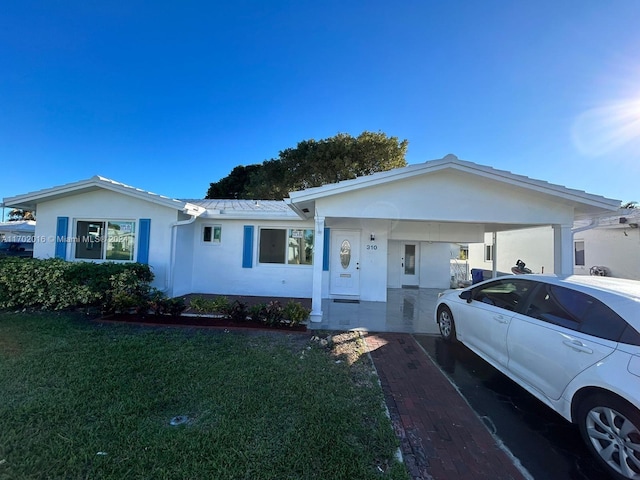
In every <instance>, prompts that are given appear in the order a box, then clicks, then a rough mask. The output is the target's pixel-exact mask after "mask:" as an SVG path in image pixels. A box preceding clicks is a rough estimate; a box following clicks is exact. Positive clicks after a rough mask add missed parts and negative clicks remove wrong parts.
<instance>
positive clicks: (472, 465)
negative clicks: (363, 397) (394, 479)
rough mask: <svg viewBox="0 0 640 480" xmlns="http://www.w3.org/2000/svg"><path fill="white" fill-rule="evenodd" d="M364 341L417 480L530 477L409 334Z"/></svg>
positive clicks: (378, 335) (379, 335) (381, 335)
mask: <svg viewBox="0 0 640 480" xmlns="http://www.w3.org/2000/svg"><path fill="white" fill-rule="evenodd" d="M363 337H364V339H365V342H366V344H367V347H368V351H369V352H370V354H371V357H372V358H373V362H374V364H375V366H376V369H377V371H378V375H379V377H380V382H381V384H382V389H383V391H384V394H385V400H386V403H387V407H388V408H389V412H390V414H391V419H392V422H393V426H394V429H395V430H396V434H397V435H398V437H399V438H400V441H401V450H402V455H403V456H404V460H405V463H406V465H407V467H408V469H409V472H410V473H411V475H412V477H413V478H414V480H431V479H433V480H449V479H451V480H454V479H455V480H479V479H487V480H489V479H491V480H499V479H502V480H523V479H525V478H527V477H525V476H524V475H523V474H522V473H521V472H520V471H519V470H518V469H517V468H516V466H515V464H514V460H515V459H513V458H512V457H511V456H510V455H509V454H508V452H507V451H506V450H504V449H502V448H501V447H500V445H499V441H498V440H497V439H495V438H494V437H493V436H491V434H490V433H489V431H488V430H487V429H486V428H485V426H484V424H483V423H482V421H481V420H480V418H478V416H477V415H476V414H475V413H474V412H473V410H472V409H471V407H470V406H469V405H468V404H467V402H466V401H465V400H464V399H463V398H462V396H461V395H460V394H459V393H458V391H457V390H456V389H455V388H454V386H453V385H452V384H451V383H450V382H449V380H448V379H447V378H446V377H445V375H444V374H443V373H442V372H441V371H440V369H439V368H438V367H437V366H436V365H435V364H434V363H433V362H432V361H431V359H430V358H429V356H428V355H427V354H426V353H425V352H424V351H423V350H422V349H421V347H420V346H419V345H418V343H417V342H416V340H415V339H414V338H413V337H412V336H411V335H409V334H406V333H369V334H364V335H363ZM515 461H516V462H517V460H515Z"/></svg>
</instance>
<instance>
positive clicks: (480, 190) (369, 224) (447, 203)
mask: <svg viewBox="0 0 640 480" xmlns="http://www.w3.org/2000/svg"><path fill="white" fill-rule="evenodd" d="M287 203H289V205H290V206H291V207H292V208H293V209H294V210H295V211H296V212H298V214H299V215H301V216H302V217H303V218H307V219H311V218H313V219H314V220H315V245H317V246H321V245H322V246H324V248H315V249H314V261H313V289H312V305H313V307H312V320H314V321H316V322H321V321H322V313H323V309H324V308H328V305H329V303H328V302H327V301H325V302H324V304H323V299H328V300H330V301H331V302H334V301H338V302H351V303H357V302H363V301H367V302H387V296H388V291H390V290H389V289H396V288H410V289H411V288H418V289H444V288H448V287H449V283H450V258H451V253H450V251H451V244H454V243H467V244H468V243H482V242H483V241H484V235H485V233H487V232H491V233H497V232H501V231H508V230H521V229H525V228H530V227H537V226H551V227H552V228H553V232H554V245H553V248H554V260H555V272H554V273H557V274H571V273H572V271H573V236H572V232H571V228H572V226H573V223H574V221H575V220H577V219H580V218H586V217H591V216H597V215H602V214H606V213H610V212H612V211H615V210H617V209H618V208H619V205H620V201H619V200H615V199H609V198H605V197H602V196H598V195H593V194H589V193H586V192H583V191H579V190H573V189H570V188H567V187H564V186H560V185H554V184H551V183H548V182H546V181H543V180H535V179H532V178H529V177H525V176H522V175H517V174H514V173H511V172H507V171H503V170H497V169H494V168H492V167H488V166H484V165H479V164H476V163H472V162H468V161H465V160H460V159H458V158H457V157H456V156H454V155H447V156H446V157H444V158H442V159H440V160H432V161H428V162H425V163H423V164H417V165H410V166H407V167H404V168H400V169H394V170H390V171H387V172H381V173H376V174H373V175H368V176H364V177H358V178H356V179H353V180H346V181H342V182H339V183H336V184H330V185H325V186H322V187H317V188H310V189H306V190H302V191H299V192H292V193H291V194H290V198H289V199H287ZM494 249H495V250H494V259H495V256H496V253H497V249H498V245H495V244H494ZM323 252H328V255H323ZM494 269H495V261H494Z"/></svg>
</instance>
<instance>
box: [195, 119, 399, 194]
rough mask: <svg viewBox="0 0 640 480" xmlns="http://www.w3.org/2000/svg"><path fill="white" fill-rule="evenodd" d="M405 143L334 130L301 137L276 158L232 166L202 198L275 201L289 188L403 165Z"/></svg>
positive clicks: (287, 191)
mask: <svg viewBox="0 0 640 480" xmlns="http://www.w3.org/2000/svg"><path fill="white" fill-rule="evenodd" d="M407 145H408V141H407V140H402V141H399V140H398V138H397V137H388V136H387V135H385V134H384V133H382V132H378V133H373V132H366V131H365V132H363V133H361V134H360V135H359V136H358V137H352V136H351V135H349V134H346V133H340V134H338V135H336V136H334V137H331V138H326V139H323V140H318V141H316V140H304V141H302V142H300V143H298V145H297V146H296V147H295V148H288V149H286V150H283V151H281V152H280V153H279V155H278V158H277V159H271V160H265V161H264V162H263V163H262V164H256V165H249V166H247V167H243V166H238V167H236V168H234V169H233V171H232V172H231V174H229V175H228V176H227V177H225V178H223V179H221V180H220V181H218V182H215V183H211V186H210V188H209V191H208V192H207V197H206V198H245V199H264V200H269V199H273V200H281V199H283V198H285V197H286V196H287V195H288V193H289V192H291V191H296V190H303V189H306V188H311V187H319V186H322V185H326V184H329V183H336V182H340V181H342V180H349V179H353V178H356V177H359V176H362V175H370V174H372V173H375V172H382V171H387V170H391V169H394V168H400V167H404V166H406V165H407V162H406V160H405V155H406V151H407Z"/></svg>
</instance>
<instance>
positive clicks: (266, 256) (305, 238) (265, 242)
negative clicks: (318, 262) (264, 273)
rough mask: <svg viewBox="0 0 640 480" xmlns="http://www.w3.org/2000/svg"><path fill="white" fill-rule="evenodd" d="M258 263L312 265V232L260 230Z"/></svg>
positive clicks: (275, 229) (276, 229)
mask: <svg viewBox="0 0 640 480" xmlns="http://www.w3.org/2000/svg"><path fill="white" fill-rule="evenodd" d="M259 262H260V263H280V264H288V265H312V264H313V230H310V229H306V230H305V229H293V228H292V229H282V228H262V229H260V246H259Z"/></svg>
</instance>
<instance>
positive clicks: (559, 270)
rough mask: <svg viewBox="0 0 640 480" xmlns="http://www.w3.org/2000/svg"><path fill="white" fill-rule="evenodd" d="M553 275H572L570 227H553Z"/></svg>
mask: <svg viewBox="0 0 640 480" xmlns="http://www.w3.org/2000/svg"><path fill="white" fill-rule="evenodd" d="M553 273H555V274H556V275H573V233H572V232H571V225H553Z"/></svg>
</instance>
